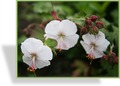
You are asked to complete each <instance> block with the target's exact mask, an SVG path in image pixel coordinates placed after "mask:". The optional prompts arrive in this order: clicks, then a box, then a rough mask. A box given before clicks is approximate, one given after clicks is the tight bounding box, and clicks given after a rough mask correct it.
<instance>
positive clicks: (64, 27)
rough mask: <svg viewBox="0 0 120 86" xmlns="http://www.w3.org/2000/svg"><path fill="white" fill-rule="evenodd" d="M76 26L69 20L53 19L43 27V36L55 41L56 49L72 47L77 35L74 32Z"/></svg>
mask: <svg viewBox="0 0 120 86" xmlns="http://www.w3.org/2000/svg"><path fill="white" fill-rule="evenodd" d="M76 32H77V26H76V25H75V23H73V22H72V21H69V20H62V21H58V20H53V21H51V22H49V23H48V24H47V25H46V27H45V33H46V34H45V37H46V38H52V39H55V40H56V41H57V46H56V48H57V49H60V50H62V49H63V50H68V49H69V48H71V47H74V46H75V44H76V43H77V41H78V38H79V36H78V35H77V34H76Z"/></svg>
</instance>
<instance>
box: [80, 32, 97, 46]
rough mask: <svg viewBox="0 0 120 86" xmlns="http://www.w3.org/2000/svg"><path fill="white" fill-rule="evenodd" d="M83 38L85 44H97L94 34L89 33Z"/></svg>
mask: <svg viewBox="0 0 120 86" xmlns="http://www.w3.org/2000/svg"><path fill="white" fill-rule="evenodd" d="M82 38H83V40H84V42H85V43H86V44H88V45H89V44H91V43H92V42H95V36H94V35H93V34H89V33H87V34H85V35H83V36H82Z"/></svg>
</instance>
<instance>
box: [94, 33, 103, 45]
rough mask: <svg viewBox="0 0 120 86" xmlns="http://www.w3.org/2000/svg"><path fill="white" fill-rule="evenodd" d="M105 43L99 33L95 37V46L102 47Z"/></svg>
mask: <svg viewBox="0 0 120 86" xmlns="http://www.w3.org/2000/svg"><path fill="white" fill-rule="evenodd" d="M104 42H105V35H104V33H102V32H101V31H99V33H98V35H95V44H96V45H102V44H103V43H104Z"/></svg>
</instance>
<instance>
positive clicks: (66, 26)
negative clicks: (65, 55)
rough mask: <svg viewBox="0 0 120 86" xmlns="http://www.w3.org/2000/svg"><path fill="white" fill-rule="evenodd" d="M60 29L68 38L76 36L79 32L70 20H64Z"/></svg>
mask: <svg viewBox="0 0 120 86" xmlns="http://www.w3.org/2000/svg"><path fill="white" fill-rule="evenodd" d="M60 29H61V31H62V32H63V33H64V34H65V35H66V36H69V35H74V34H75V33H76V32H77V26H76V25H75V23H73V22H72V21H70V20H62V21H61V23H60Z"/></svg>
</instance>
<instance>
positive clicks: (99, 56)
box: [93, 50, 104, 59]
mask: <svg viewBox="0 0 120 86" xmlns="http://www.w3.org/2000/svg"><path fill="white" fill-rule="evenodd" d="M93 53H94V56H95V59H97V58H102V56H103V55H104V53H103V52H102V51H99V50H93Z"/></svg>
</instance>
